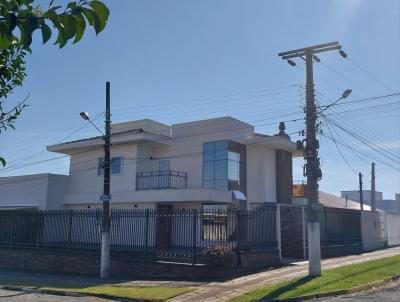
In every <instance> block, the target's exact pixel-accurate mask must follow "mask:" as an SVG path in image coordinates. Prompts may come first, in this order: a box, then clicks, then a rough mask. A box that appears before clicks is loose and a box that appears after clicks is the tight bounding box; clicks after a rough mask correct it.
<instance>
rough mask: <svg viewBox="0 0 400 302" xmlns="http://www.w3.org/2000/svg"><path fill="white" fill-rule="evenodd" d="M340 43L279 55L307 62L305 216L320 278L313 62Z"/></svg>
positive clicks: (312, 270) (313, 270) (312, 264)
mask: <svg viewBox="0 0 400 302" xmlns="http://www.w3.org/2000/svg"><path fill="white" fill-rule="evenodd" d="M340 49H341V46H340V45H339V42H331V43H326V44H320V45H314V46H309V47H305V48H299V49H294V50H290V51H285V52H281V53H279V54H278V55H279V56H280V57H282V59H283V60H287V61H288V63H289V64H290V65H292V66H295V65H296V63H295V62H293V61H292V60H291V59H292V58H297V57H300V58H302V59H303V60H304V61H305V62H306V79H307V83H306V108H305V113H306V146H305V150H304V159H305V161H306V164H305V169H304V171H305V176H306V177H307V217H308V259H309V275H310V276H320V275H321V238H320V229H319V222H318V214H317V211H316V210H317V209H319V208H320V206H319V203H318V199H319V198H318V181H319V180H320V179H321V178H322V172H321V169H320V165H319V158H318V149H319V141H318V140H317V138H316V132H317V126H316V124H317V108H316V105H315V96H314V80H313V63H314V60H315V61H316V62H319V61H320V60H319V58H318V57H317V56H316V54H317V53H322V52H326V51H331V50H340Z"/></svg>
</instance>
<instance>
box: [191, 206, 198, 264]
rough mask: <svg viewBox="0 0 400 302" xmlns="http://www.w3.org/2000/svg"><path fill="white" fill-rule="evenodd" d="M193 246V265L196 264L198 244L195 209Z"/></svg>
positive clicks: (195, 212) (194, 213) (194, 212)
mask: <svg viewBox="0 0 400 302" xmlns="http://www.w3.org/2000/svg"><path fill="white" fill-rule="evenodd" d="M192 228H193V238H192V239H193V246H192V265H195V264H196V244H197V236H196V235H197V211H196V209H194V210H193V227H192Z"/></svg>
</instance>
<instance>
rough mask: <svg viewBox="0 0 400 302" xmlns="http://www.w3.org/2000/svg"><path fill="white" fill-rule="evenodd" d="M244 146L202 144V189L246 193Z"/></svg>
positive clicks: (231, 142) (228, 142) (213, 143)
mask: <svg viewBox="0 0 400 302" xmlns="http://www.w3.org/2000/svg"><path fill="white" fill-rule="evenodd" d="M245 160H246V146H244V145H242V144H239V143H237V142H233V141H227V140H225V141H216V142H207V143H204V144H203V188H213V189H220V190H239V191H241V192H243V193H245V192H246V162H245Z"/></svg>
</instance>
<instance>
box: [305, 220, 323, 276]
mask: <svg viewBox="0 0 400 302" xmlns="http://www.w3.org/2000/svg"><path fill="white" fill-rule="evenodd" d="M320 240H321V237H320V230H319V222H309V223H308V273H309V275H310V276H314V277H318V276H321V243H320Z"/></svg>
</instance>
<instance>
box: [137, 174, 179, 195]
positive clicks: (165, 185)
mask: <svg viewBox="0 0 400 302" xmlns="http://www.w3.org/2000/svg"><path fill="white" fill-rule="evenodd" d="M186 185H187V173H184V172H177V171H172V170H167V171H154V172H138V173H136V190H163V189H186Z"/></svg>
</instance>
